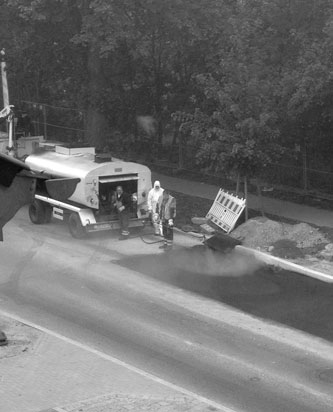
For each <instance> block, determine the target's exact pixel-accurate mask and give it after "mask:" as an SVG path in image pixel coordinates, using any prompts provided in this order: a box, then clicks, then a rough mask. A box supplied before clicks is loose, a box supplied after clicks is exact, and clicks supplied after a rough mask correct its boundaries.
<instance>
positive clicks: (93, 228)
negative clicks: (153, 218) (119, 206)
mask: <svg viewBox="0 0 333 412" xmlns="http://www.w3.org/2000/svg"><path fill="white" fill-rule="evenodd" d="M146 224H147V219H130V222H129V227H130V228H131V227H144V226H145V225H146ZM85 228H86V230H87V232H100V231H102V230H117V229H120V223H119V221H118V220H114V221H104V222H96V223H92V224H87V225H86V226H85Z"/></svg>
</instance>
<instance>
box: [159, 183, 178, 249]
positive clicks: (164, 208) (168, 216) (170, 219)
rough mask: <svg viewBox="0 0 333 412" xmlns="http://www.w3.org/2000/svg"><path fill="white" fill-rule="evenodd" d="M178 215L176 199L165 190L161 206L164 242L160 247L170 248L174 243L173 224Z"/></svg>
mask: <svg viewBox="0 0 333 412" xmlns="http://www.w3.org/2000/svg"><path fill="white" fill-rule="evenodd" d="M175 217H176V199H175V198H174V197H172V196H171V195H170V193H169V192H168V191H167V190H164V192H163V195H162V203H161V208H160V218H161V222H162V227H163V237H164V243H163V245H162V246H160V249H165V250H170V249H172V245H173V225H174V219H175Z"/></svg>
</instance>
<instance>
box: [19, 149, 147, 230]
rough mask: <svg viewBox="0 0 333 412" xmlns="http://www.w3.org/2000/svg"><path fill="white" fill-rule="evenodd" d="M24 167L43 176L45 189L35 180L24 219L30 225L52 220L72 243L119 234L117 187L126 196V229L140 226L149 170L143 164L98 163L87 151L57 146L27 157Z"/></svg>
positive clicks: (142, 223)
mask: <svg viewBox="0 0 333 412" xmlns="http://www.w3.org/2000/svg"><path fill="white" fill-rule="evenodd" d="M25 163H26V164H27V165H28V166H29V167H30V168H31V169H32V170H34V171H36V172H38V173H40V174H43V173H44V174H45V175H47V176H48V177H49V180H48V186H47V188H46V186H45V183H44V181H43V180H40V181H38V183H37V188H36V194H35V199H34V202H33V203H32V204H31V205H30V207H29V216H30V219H31V221H32V222H33V223H35V224H42V223H48V222H49V221H50V220H51V218H52V216H53V217H54V218H56V219H60V220H64V221H67V222H68V226H69V230H70V233H71V234H72V236H74V237H76V238H82V237H84V236H85V235H86V234H87V233H88V232H96V231H100V230H112V229H119V228H120V225H119V221H118V215H117V212H116V210H115V209H114V207H113V198H114V194H115V190H116V187H117V186H119V185H121V186H122V187H123V190H124V192H126V193H129V194H130V195H131V196H132V205H131V216H130V217H131V218H130V225H129V227H135V226H143V225H144V224H145V223H146V221H147V219H148V208H147V197H148V192H149V190H150V188H151V187H152V183H151V171H150V169H149V168H148V167H146V166H144V165H141V164H138V163H134V162H126V161H122V160H119V159H112V160H111V161H106V162H100V160H98V159H97V157H96V155H95V149H94V148H92V147H90V148H86V147H85V148H67V147H63V146H54V147H51V149H50V148H49V149H48V150H42V151H40V152H37V153H35V154H32V155H29V156H28V157H27V158H26V159H25ZM52 182H54V190H53V188H52ZM68 193H71V195H70V197H67V196H68Z"/></svg>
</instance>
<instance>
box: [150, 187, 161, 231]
mask: <svg viewBox="0 0 333 412" xmlns="http://www.w3.org/2000/svg"><path fill="white" fill-rule="evenodd" d="M163 191H164V189H162V188H161V184H160V182H159V181H158V180H156V181H155V183H154V186H153V188H152V189H150V191H149V193H148V199H147V203H148V212H149V216H150V220H151V222H152V224H153V226H154V231H155V235H161V236H162V235H163V230H162V224H161V221H160V207H161V203H162V197H163V196H162V195H163Z"/></svg>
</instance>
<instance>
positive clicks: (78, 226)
mask: <svg viewBox="0 0 333 412" xmlns="http://www.w3.org/2000/svg"><path fill="white" fill-rule="evenodd" d="M68 228H69V231H70V233H71V235H72V236H73V237H75V238H76V239H83V238H84V237H86V236H87V231H86V229H85V227H84V226H82V223H81V219H80V216H79V215H78V214H77V213H71V214H70V215H69V219H68Z"/></svg>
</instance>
